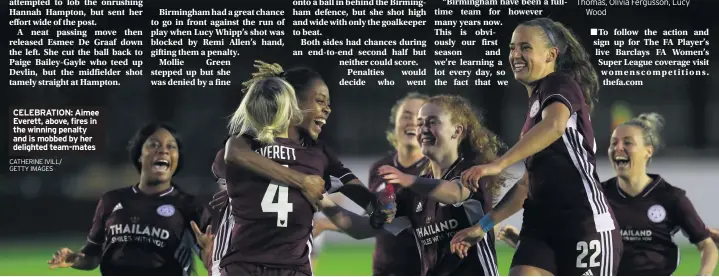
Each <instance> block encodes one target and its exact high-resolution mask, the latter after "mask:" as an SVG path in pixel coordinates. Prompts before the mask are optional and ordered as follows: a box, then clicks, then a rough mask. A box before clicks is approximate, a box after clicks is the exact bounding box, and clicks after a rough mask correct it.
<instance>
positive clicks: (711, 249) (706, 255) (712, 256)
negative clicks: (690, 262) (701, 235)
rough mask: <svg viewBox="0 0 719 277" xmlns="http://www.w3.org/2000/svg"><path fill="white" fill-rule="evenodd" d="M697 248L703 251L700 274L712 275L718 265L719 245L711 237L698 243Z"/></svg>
mask: <svg viewBox="0 0 719 277" xmlns="http://www.w3.org/2000/svg"><path fill="white" fill-rule="evenodd" d="M697 249H699V252H700V253H701V257H702V265H701V267H700V268H699V276H712V273H714V269H715V268H716V266H717V257H718V256H719V253H717V246H716V244H714V241H713V240H712V239H711V238H706V239H705V240H703V241H701V242H699V243H697Z"/></svg>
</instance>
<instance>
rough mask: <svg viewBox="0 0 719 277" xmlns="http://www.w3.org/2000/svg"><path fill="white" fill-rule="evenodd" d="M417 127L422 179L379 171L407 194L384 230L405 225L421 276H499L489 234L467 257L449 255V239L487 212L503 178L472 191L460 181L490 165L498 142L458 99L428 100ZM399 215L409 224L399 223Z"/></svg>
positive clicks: (485, 181) (402, 195)
mask: <svg viewBox="0 0 719 277" xmlns="http://www.w3.org/2000/svg"><path fill="white" fill-rule="evenodd" d="M419 126H420V127H419V141H420V145H421V148H422V154H424V156H425V157H427V158H428V159H429V164H430V166H429V167H428V170H427V171H426V172H425V173H426V174H425V175H423V176H422V177H416V176H413V175H410V174H406V173H402V172H401V171H400V170H398V169H396V168H394V167H392V166H389V165H384V166H381V167H380V168H379V174H380V175H382V177H383V178H384V180H385V181H386V182H387V183H389V184H398V185H401V186H402V187H405V188H409V189H410V190H401V191H400V194H399V195H397V205H398V207H397V214H396V218H395V219H394V221H393V222H392V223H391V224H389V225H398V224H402V223H403V222H404V223H409V224H406V225H405V226H404V227H406V228H409V227H411V228H412V230H413V231H414V232H415V234H414V235H415V236H416V238H417V242H418V244H420V245H421V249H422V255H421V256H422V262H423V271H422V273H423V275H475V276H477V275H479V276H482V275H485V276H496V275H498V272H497V257H496V253H495V249H494V235H493V233H492V232H491V231H490V233H489V234H488V236H487V237H485V238H484V239H483V240H481V241H478V242H477V244H476V245H473V246H472V247H471V249H469V251H471V252H472V254H469V255H463V256H462V257H458V256H456V255H453V254H452V253H451V249H450V240H451V239H452V234H453V233H454V232H456V231H458V230H461V229H462V228H467V227H469V226H472V225H473V224H475V223H476V222H477V221H479V219H480V218H481V217H482V216H483V215H484V214H485V213H486V212H488V211H490V210H491V209H492V204H493V202H492V200H493V199H494V197H495V196H498V193H499V191H500V189H501V187H502V186H503V184H504V180H505V178H504V176H503V174H498V175H496V176H492V177H489V178H485V179H483V180H482V183H481V184H480V186H479V189H478V190H477V191H476V192H471V191H470V190H469V189H468V188H466V187H464V186H462V185H461V184H460V183H459V179H460V175H461V173H462V172H463V171H464V170H466V169H468V168H470V167H471V166H473V165H476V164H483V163H489V162H492V161H494V160H495V159H496V158H497V152H498V150H499V148H500V146H502V143H501V142H500V141H499V139H498V138H497V137H496V136H495V135H494V134H492V133H491V132H490V131H489V130H487V129H486V128H485V127H484V126H482V125H481V123H480V119H479V117H478V115H477V114H476V113H474V112H473V111H472V108H471V106H470V104H469V103H468V102H467V101H466V100H465V99H463V98H461V97H459V96H449V95H441V96H435V97H432V98H430V99H429V100H427V103H426V104H424V105H423V106H422V108H421V109H420V111H419ZM403 216H406V217H408V218H409V221H408V222H407V221H402V220H401V217H403ZM402 229H404V228H402Z"/></svg>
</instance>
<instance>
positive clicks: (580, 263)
mask: <svg viewBox="0 0 719 277" xmlns="http://www.w3.org/2000/svg"><path fill="white" fill-rule="evenodd" d="M599 246H600V244H599V240H592V241H589V243H587V242H586V241H580V242H577V251H581V253H579V256H577V268H587V263H586V261H585V258H587V255H588V254H589V251H590V250H591V251H592V252H593V253H592V255H591V256H590V257H589V267H590V268H592V267H598V266H599V262H598V261H597V258H599V254H602V248H601V247H599Z"/></svg>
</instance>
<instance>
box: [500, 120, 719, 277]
mask: <svg viewBox="0 0 719 277" xmlns="http://www.w3.org/2000/svg"><path fill="white" fill-rule="evenodd" d="M663 122H664V120H663V118H662V117H661V116H660V115H658V114H656V113H649V114H641V115H639V116H638V117H636V118H633V119H631V120H629V121H627V122H624V123H622V124H620V125H619V126H618V127H617V128H616V129H615V130H614V133H613V134H612V139H611V144H610V146H609V159H610V161H611V163H612V167H613V168H614V171H615V173H616V177H613V178H611V179H609V180H607V181H605V182H603V183H602V187H603V189H604V193H605V195H606V196H607V199H608V200H609V204H610V205H611V206H612V209H614V211H615V212H616V216H617V222H618V223H619V227H620V228H621V230H622V239H623V241H624V254H623V255H622V259H621V261H620V263H619V272H618V275H621V276H668V275H672V274H673V273H674V271H675V270H676V268H677V265H678V264H679V248H678V247H677V245H676V243H675V242H674V240H673V239H672V237H673V236H674V234H675V233H676V232H678V231H679V230H683V233H684V234H685V235H686V236H687V237H688V238H689V241H690V242H691V243H693V244H695V245H696V246H697V249H698V250H699V252H701V257H702V260H701V266H700V268H699V273H698V274H697V275H698V276H710V275H712V272H714V269H715V267H716V263H717V249H716V245H715V244H714V242H713V241H712V238H711V235H710V232H709V230H708V229H707V227H706V226H705V225H704V223H703V222H702V220H701V218H699V215H698V214H697V212H696V210H695V209H694V206H693V205H692V203H691V201H689V198H687V196H686V192H685V191H684V190H682V189H680V188H677V187H674V186H672V185H670V184H669V183H668V182H667V181H666V180H665V179H664V178H662V177H661V176H660V175H658V174H648V173H647V166H648V164H649V162H650V161H651V159H652V157H653V156H654V155H656V153H657V151H658V150H659V148H660V147H661V141H662V140H661V136H660V130H661V128H662V127H663ZM501 233H502V238H500V239H504V240H505V241H507V242H508V244H509V245H510V246H511V245H516V244H517V243H518V241H517V239H518V237H517V235H518V233H519V230H517V229H516V228H514V227H513V226H505V227H504V228H503V229H502V232H501Z"/></svg>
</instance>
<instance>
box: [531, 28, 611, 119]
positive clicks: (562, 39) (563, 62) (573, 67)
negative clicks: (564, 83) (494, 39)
mask: <svg viewBox="0 0 719 277" xmlns="http://www.w3.org/2000/svg"><path fill="white" fill-rule="evenodd" d="M520 25H525V26H538V27H540V28H542V29H543V30H544V38H545V40H546V42H547V44H548V45H549V47H556V48H557V49H559V54H558V55H557V61H556V62H555V68H554V69H555V71H557V72H562V73H565V74H568V75H570V76H572V78H573V79H574V80H575V81H576V82H577V83H578V84H579V86H580V87H581V88H582V92H583V94H584V101H585V103H586V104H587V106H589V110H590V111H592V110H593V109H594V103H595V102H597V101H599V78H598V77H597V72H596V71H595V70H594V66H593V65H592V61H591V60H590V58H589V54H588V53H587V51H586V50H585V49H584V47H583V46H582V44H581V42H580V41H579V39H578V38H577V36H576V35H575V34H574V32H572V31H571V30H570V29H568V28H567V27H566V26H564V24H562V23H560V22H557V21H554V20H552V19H549V18H546V17H542V18H535V19H532V20H530V21H526V22H524V23H522V24H520Z"/></svg>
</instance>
